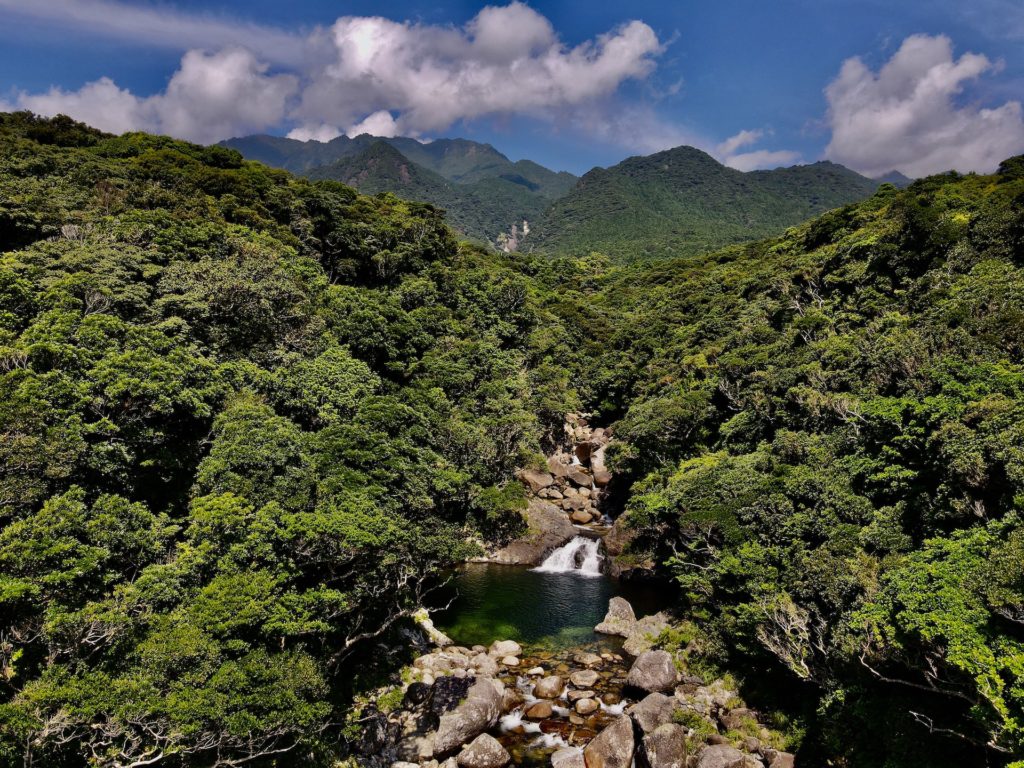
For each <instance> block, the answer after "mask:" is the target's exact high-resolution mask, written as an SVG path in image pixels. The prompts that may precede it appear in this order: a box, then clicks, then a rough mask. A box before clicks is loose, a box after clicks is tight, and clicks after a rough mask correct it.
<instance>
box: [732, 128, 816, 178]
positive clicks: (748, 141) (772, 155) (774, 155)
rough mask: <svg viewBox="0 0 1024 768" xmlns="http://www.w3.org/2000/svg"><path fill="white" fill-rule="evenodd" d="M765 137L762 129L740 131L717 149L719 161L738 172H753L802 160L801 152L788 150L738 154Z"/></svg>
mask: <svg viewBox="0 0 1024 768" xmlns="http://www.w3.org/2000/svg"><path fill="white" fill-rule="evenodd" d="M764 137H765V132H764V131H763V130H761V129H756V130H752V131H751V130H744V131H740V132H739V133H737V134H736V135H734V136H730V137H729V138H728V139H726V140H725V141H723V142H722V143H721V144H719V145H718V146H717V147H716V148H715V154H716V155H717V157H718V159H719V160H721V161H722V162H723V163H724V164H725V165H728V166H729V167H730V168H735V169H736V170H737V171H753V170H757V169H758V168H778V167H779V166H782V165H793V164H794V163H796V162H797V161H798V160H799V159H800V153H799V152H792V151H790V150H787V149H780V150H768V149H755V150H752V151H749V152H738V151H737V150H740V149H743V148H744V147H750V146H753V145H755V144H757V143H758V142H759V141H761V139H763V138H764Z"/></svg>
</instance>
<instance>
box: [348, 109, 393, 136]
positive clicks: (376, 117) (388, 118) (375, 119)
mask: <svg viewBox="0 0 1024 768" xmlns="http://www.w3.org/2000/svg"><path fill="white" fill-rule="evenodd" d="M362 133H368V134H370V135H371V136H383V137H384V138H386V139H390V138H391V137H392V136H397V135H398V124H397V123H396V122H395V118H394V117H392V115H391V113H390V112H388V111H387V110H386V109H382V110H380V111H378V112H374V113H373V114H372V115H369V116H368V117H367V118H366V119H365V120H363V121H362V122H360V123H357V124H356V125H353V126H352V127H351V128H349V129H348V135H349V138H351V137H353V136H358V135H360V134H362Z"/></svg>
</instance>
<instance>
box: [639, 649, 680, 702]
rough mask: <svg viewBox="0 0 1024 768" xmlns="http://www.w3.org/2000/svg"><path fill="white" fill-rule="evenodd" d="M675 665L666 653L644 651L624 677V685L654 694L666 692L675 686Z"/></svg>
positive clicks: (670, 656) (676, 674)
mask: <svg viewBox="0 0 1024 768" xmlns="http://www.w3.org/2000/svg"><path fill="white" fill-rule="evenodd" d="M677 676H678V673H677V672H676V665H675V664H674V663H673V661H672V655H671V654H670V653H668V652H667V651H645V652H644V653H641V654H640V655H639V656H638V657H637V659H636V661H634V662H633V666H632V667H630V669H629V674H628V675H627V676H626V685H631V686H633V687H634V688H639V689H641V690H644V691H647V692H649V693H654V692H655V691H667V690H668V689H670V688H674V687H675V684H676V678H677Z"/></svg>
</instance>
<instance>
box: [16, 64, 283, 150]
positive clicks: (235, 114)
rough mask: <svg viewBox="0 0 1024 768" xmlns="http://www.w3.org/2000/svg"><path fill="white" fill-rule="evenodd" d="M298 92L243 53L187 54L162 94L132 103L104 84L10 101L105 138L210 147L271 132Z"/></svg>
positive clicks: (119, 90) (130, 98) (131, 98)
mask: <svg viewBox="0 0 1024 768" xmlns="http://www.w3.org/2000/svg"><path fill="white" fill-rule="evenodd" d="M297 89H298V78H296V77H295V76H293V75H288V74H279V75H270V74H267V66H266V65H265V64H261V63H260V62H259V61H257V60H256V57H255V56H254V55H253V54H252V53H251V52H249V51H248V50H245V49H243V48H226V49H224V50H221V51H219V52H217V53H213V54H206V53H203V52H202V51H189V52H188V53H186V54H185V56H184V57H183V58H182V60H181V66H180V68H179V69H178V71H177V72H175V73H174V75H173V76H172V77H171V80H170V82H169V83H168V84H167V89H166V90H165V91H164V92H163V93H160V94H157V95H155V96H148V97H144V98H141V97H138V96H135V95H134V94H132V93H131V92H129V91H127V90H124V89H122V88H119V87H118V86H117V85H116V84H115V83H114V82H113V81H112V80H110V79H109V78H106V77H103V78H100V79H99V80H96V81H94V82H91V83H87V84H86V85H84V86H82V87H81V88H80V89H78V90H77V91H65V90H62V89H60V88H51V89H50V90H49V91H47V92H45V93H41V94H29V93H21V94H18V95H17V96H16V97H15V104H16V106H17V107H18V108H19V109H29V110H32V111H33V112H36V113H38V114H41V115H55V114H58V113H63V114H67V115H70V116H72V117H74V118H76V119H78V120H82V121H83V122H86V123H89V124H90V125H93V126H96V127H97V128H100V129H102V130H105V131H110V132H113V133H122V132H124V131H129V130H145V131H152V132H154V133H166V134H170V135H172V136H178V137H181V138H185V139H190V140H192V141H198V142H203V143H209V142H214V141H217V140H218V139H223V138H227V137H229V136H233V135H237V134H239V133H251V132H253V131H259V130H264V129H266V128H268V127H269V126H273V125H277V124H278V123H280V122H281V120H282V119H283V118H284V115H285V107H286V103H287V101H288V99H289V98H290V97H291V96H292V95H293V94H294V93H295V92H296V90H297Z"/></svg>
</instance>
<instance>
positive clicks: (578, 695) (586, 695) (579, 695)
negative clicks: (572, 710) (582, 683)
mask: <svg viewBox="0 0 1024 768" xmlns="http://www.w3.org/2000/svg"><path fill="white" fill-rule="evenodd" d="M595 696H597V694H596V693H594V692H593V691H591V690H585V691H569V692H568V693H567V694H566V695H565V697H566V698H567V699H568V700H569V701H571V702H573V703H575V702H577V701H579V700H580V699H592V698H594V697H595Z"/></svg>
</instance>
